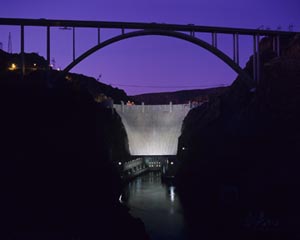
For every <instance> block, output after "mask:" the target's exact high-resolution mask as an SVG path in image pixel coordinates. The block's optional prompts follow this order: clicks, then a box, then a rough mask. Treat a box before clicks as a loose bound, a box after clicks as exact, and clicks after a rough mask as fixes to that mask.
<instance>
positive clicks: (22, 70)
mask: <svg viewBox="0 0 300 240" xmlns="http://www.w3.org/2000/svg"><path fill="white" fill-rule="evenodd" d="M24 45H25V44H24V25H21V79H22V80H23V79H24V75H25V53H24Z"/></svg>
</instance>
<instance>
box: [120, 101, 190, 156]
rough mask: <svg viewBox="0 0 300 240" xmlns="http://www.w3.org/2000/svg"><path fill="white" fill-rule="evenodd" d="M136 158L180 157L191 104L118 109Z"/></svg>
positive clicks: (132, 153) (135, 106)
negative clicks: (178, 147)
mask: <svg viewBox="0 0 300 240" xmlns="http://www.w3.org/2000/svg"><path fill="white" fill-rule="evenodd" d="M114 108H115V109H116V111H117V113H118V114H119V115H120V116H121V118H122V122H123V124H124V126H125V129H126V132H127V136H128V141H129V150H130V153H131V155H133V156H154V155H159V156H162V155H176V153H177V144H178V137H179V136H180V133H181V125H182V122H183V119H184V118H185V116H186V115H187V113H188V112H189V110H190V105H189V104H178V105H172V104H170V105H132V106H128V105H117V104H114Z"/></svg>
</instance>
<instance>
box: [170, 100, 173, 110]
mask: <svg viewBox="0 0 300 240" xmlns="http://www.w3.org/2000/svg"><path fill="white" fill-rule="evenodd" d="M172 111H173V105H172V102H170V113H171V112H172Z"/></svg>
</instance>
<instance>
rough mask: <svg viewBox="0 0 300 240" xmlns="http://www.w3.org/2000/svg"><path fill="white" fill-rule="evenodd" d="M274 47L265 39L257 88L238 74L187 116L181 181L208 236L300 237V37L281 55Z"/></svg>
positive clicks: (189, 205)
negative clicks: (245, 81)
mask: <svg viewBox="0 0 300 240" xmlns="http://www.w3.org/2000/svg"><path fill="white" fill-rule="evenodd" d="M271 46H272V39H271V38H264V39H262V40H261V42H260V58H261V69H262V75H261V81H260V82H259V83H258V84H257V87H256V91H253V90H251V89H249V88H248V87H247V85H246V84H244V82H243V79H242V78H241V77H238V78H237V79H236V80H235V81H234V83H233V84H232V85H231V86H230V87H229V88H228V89H227V90H226V91H225V92H224V93H223V94H221V95H220V96H218V97H216V98H214V99H211V101H209V102H207V103H205V104H203V105H201V106H199V107H197V108H194V109H192V110H191V111H190V112H189V114H188V115H187V117H186V119H185V120H184V122H183V126H182V134H181V136H180V138H179V145H178V153H177V156H178V159H179V162H180V165H181V166H180V168H179V172H178V175H177V177H176V180H177V186H178V189H179V192H180V194H181V198H182V202H183V204H184V205H185V206H187V211H186V215H187V218H188V219H190V221H191V226H192V231H194V233H195V234H197V231H198V230H197V229H199V227H200V226H205V227H204V229H206V231H207V233H206V234H207V236H206V237H207V238H206V239H218V237H220V236H222V237H224V238H230V239H272V240H273V239H298V238H299V237H300V232H299V227H300V226H299V221H298V219H299V216H300V208H299V196H300V193H299V185H300V178H299V174H298V169H299V168H300V164H299V161H298V159H299V155H300V145H299V143H300V141H299V137H300V128H299V120H300V118H299V117H300V112H299V109H300V108H299V105H300V88H299V81H300V71H299V70H300V37H299V36H295V37H294V38H293V39H290V40H289V41H287V42H286V44H285V45H283V48H282V53H281V56H280V57H277V56H276V54H275V53H274V52H273V50H272V47H271ZM252 60H253V57H251V58H250V59H249V61H248V63H247V65H246V67H245V70H246V71H248V72H249V74H252V69H253V68H252V63H253V61H252ZM196 216H197V217H198V218H199V221H198V223H195V222H193V220H192V219H194V218H195V217H196Z"/></svg>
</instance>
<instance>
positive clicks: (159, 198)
mask: <svg viewBox="0 0 300 240" xmlns="http://www.w3.org/2000/svg"><path fill="white" fill-rule="evenodd" d="M122 200H123V201H124V203H125V204H126V205H127V206H128V207H129V208H130V209H131V210H130V212H131V214H132V215H133V216H135V217H139V218H141V219H142V220H143V222H144V223H145V227H146V230H147V232H148V233H149V235H150V237H151V239H155V240H156V239H170V240H172V239H174V240H175V239H178V240H179V239H187V237H186V229H185V223H184V218H183V212H182V208H181V204H180V201H179V199H178V196H177V195H176V189H175V187H174V186H173V185H167V184H164V183H162V181H161V173H160V172H149V173H147V174H145V175H143V176H140V177H138V178H136V179H134V180H133V181H132V182H130V183H129V184H128V187H127V188H126V190H125V194H124V195H123V197H122Z"/></svg>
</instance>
